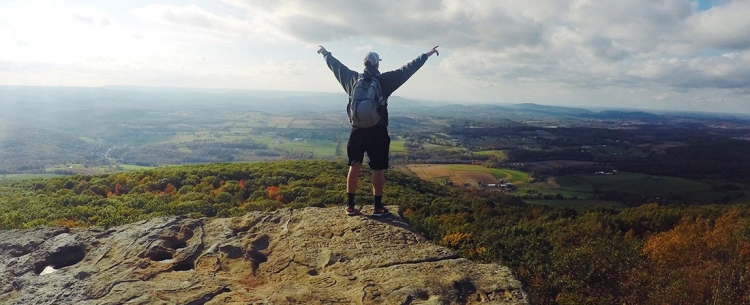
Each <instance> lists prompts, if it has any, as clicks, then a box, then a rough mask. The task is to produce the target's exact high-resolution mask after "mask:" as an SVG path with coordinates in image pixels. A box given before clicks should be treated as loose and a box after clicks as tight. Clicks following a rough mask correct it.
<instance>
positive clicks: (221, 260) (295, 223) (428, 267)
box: [0, 207, 528, 305]
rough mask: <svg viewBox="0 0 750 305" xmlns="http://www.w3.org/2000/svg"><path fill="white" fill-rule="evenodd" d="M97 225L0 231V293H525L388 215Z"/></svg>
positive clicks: (77, 298)
mask: <svg viewBox="0 0 750 305" xmlns="http://www.w3.org/2000/svg"><path fill="white" fill-rule="evenodd" d="M394 209H395V207H394ZM102 232H103V231H102V230H100V229H96V228H92V229H77V228H74V229H70V230H68V229H67V228H36V229H32V230H10V231H0V250H2V251H0V304H35V305H43V304H528V298H527V296H526V294H525V293H524V292H523V290H522V289H521V285H520V282H519V281H518V280H517V279H516V278H515V277H514V276H513V275H512V273H511V271H510V269H508V268H507V267H504V266H500V265H496V264H476V263H474V262H472V261H469V260H466V259H462V258H460V257H458V256H457V255H456V254H455V253H453V252H452V251H451V250H449V249H447V248H443V247H439V246H437V245H434V244H431V243H429V242H427V240H425V239H424V238H423V237H422V236H420V235H418V234H416V233H414V232H413V230H412V229H411V227H409V226H408V224H407V223H406V222H405V221H404V220H403V219H401V218H399V217H398V216H395V215H392V216H387V217H383V218H379V219H374V218H370V217H367V216H356V217H348V216H345V215H344V213H342V211H341V210H340V209H338V208H305V209H300V210H291V209H282V210H278V211H274V212H254V213H250V214H247V215H245V216H243V217H237V218H228V219H191V218H188V217H184V216H182V217H161V218H155V219H151V220H148V221H143V222H139V223H133V224H128V225H124V226H120V227H117V228H113V229H111V230H108V231H106V233H107V234H103V233H102ZM228 232H238V233H239V234H234V233H232V234H228ZM44 269H48V270H50V269H54V270H55V271H54V272H51V273H45V274H42V275H40V273H42V272H41V271H42V270H44Z"/></svg>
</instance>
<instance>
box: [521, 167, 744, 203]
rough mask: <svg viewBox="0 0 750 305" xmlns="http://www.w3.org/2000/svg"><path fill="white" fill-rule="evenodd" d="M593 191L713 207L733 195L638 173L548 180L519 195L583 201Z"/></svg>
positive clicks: (687, 181) (523, 188) (525, 188)
mask: <svg viewBox="0 0 750 305" xmlns="http://www.w3.org/2000/svg"><path fill="white" fill-rule="evenodd" d="M595 190H600V191H614V192H622V193H630V194H636V195H641V196H648V197H667V196H668V195H669V194H670V193H671V194H672V195H676V196H682V197H683V198H690V199H691V200H693V201H695V202H699V203H715V202H718V201H719V200H720V199H721V198H722V197H724V196H726V195H728V194H729V195H730V196H736V195H737V194H735V193H723V192H718V191H713V190H712V189H711V185H709V184H707V183H703V182H700V181H695V180H690V179H685V178H677V177H666V176H659V177H654V176H649V175H645V174H639V173H628V172H620V173H617V174H614V175H594V174H587V175H571V176H562V177H553V178H548V179H547V180H545V181H540V182H535V183H532V184H530V185H523V186H520V187H519V189H518V192H519V193H520V194H526V192H527V191H536V192H539V193H542V194H544V195H555V194H561V195H563V196H565V197H572V196H577V197H578V198H581V199H585V198H590V197H591V196H593V195H594V192H595Z"/></svg>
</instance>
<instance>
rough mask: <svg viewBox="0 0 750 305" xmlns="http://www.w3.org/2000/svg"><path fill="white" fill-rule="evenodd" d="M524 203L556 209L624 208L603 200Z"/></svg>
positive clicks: (614, 202) (528, 200)
mask: <svg viewBox="0 0 750 305" xmlns="http://www.w3.org/2000/svg"><path fill="white" fill-rule="evenodd" d="M523 201H524V202H526V203H530V204H541V205H546V206H551V207H556V208H571V209H575V208H582V207H587V206H598V207H611V208H626V206H625V205H623V204H622V203H620V202H617V201H603V200H547V199H523Z"/></svg>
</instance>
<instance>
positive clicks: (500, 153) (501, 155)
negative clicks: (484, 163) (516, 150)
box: [474, 150, 507, 160]
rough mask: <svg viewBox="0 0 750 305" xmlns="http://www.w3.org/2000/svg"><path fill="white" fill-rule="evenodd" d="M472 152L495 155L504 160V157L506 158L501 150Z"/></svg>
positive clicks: (481, 154)
mask: <svg viewBox="0 0 750 305" xmlns="http://www.w3.org/2000/svg"><path fill="white" fill-rule="evenodd" d="M474 154H475V155H480V156H495V157H498V158H500V159H501V160H505V158H507V156H506V155H505V152H504V151H502V150H480V151H475V152H474Z"/></svg>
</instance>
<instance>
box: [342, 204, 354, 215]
mask: <svg viewBox="0 0 750 305" xmlns="http://www.w3.org/2000/svg"><path fill="white" fill-rule="evenodd" d="M344 211H345V212H346V215H349V216H354V215H357V209H356V208H355V207H354V206H353V205H346V208H345V209H344Z"/></svg>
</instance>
